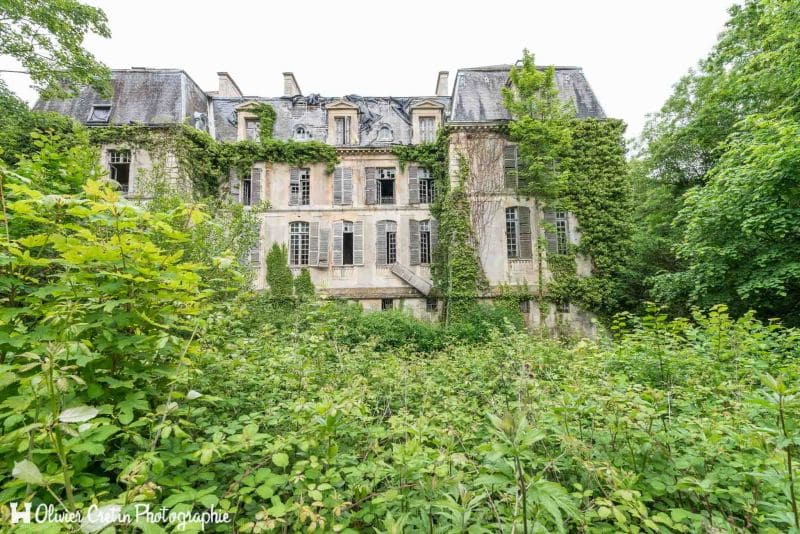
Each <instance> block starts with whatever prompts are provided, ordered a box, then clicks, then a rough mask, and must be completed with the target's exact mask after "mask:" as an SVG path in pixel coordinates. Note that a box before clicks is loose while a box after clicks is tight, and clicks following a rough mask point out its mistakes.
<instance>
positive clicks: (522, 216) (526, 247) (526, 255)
mask: <svg viewBox="0 0 800 534" xmlns="http://www.w3.org/2000/svg"><path fill="white" fill-rule="evenodd" d="M517 213H518V214H519V258H520V259H522V260H529V259H531V258H533V250H532V249H533V246H532V244H531V209H530V208H526V207H525V206H520V207H518V208H517Z"/></svg>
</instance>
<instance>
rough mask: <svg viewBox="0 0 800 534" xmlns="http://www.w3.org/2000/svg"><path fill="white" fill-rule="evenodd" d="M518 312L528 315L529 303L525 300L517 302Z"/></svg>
mask: <svg viewBox="0 0 800 534" xmlns="http://www.w3.org/2000/svg"><path fill="white" fill-rule="evenodd" d="M519 311H521V312H522V313H530V312H531V301H530V300H527V299H526V300H521V301H519Z"/></svg>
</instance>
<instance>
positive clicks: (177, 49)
mask: <svg viewBox="0 0 800 534" xmlns="http://www.w3.org/2000/svg"><path fill="white" fill-rule="evenodd" d="M88 3H90V4H92V5H96V6H98V7H101V8H102V9H103V10H104V11H105V12H106V14H107V15H108V19H109V24H110V26H111V31H112V37H111V39H109V40H106V39H99V38H96V37H92V38H89V39H88V41H87V43H86V46H87V47H88V48H89V49H90V50H91V51H93V52H94V53H95V55H96V56H97V57H98V58H99V59H100V60H101V61H103V62H104V63H105V64H107V65H108V66H110V67H112V68H129V67H132V66H137V67H176V68H182V69H184V70H186V71H187V72H188V73H189V74H190V75H191V76H192V77H193V78H194V79H195V81H197V82H198V83H199V84H200V86H201V87H202V88H203V89H206V90H214V89H216V86H217V76H216V73H217V71H227V72H229V73H230V74H231V75H232V76H233V78H234V79H235V80H236V81H237V83H238V84H239V87H241V89H242V91H243V92H244V93H245V94H247V95H261V96H277V95H280V94H281V93H282V90H283V85H282V76H281V73H282V72H284V71H293V72H294V73H295V76H296V77H297V80H298V83H299V84H300V88H301V89H302V91H303V92H304V93H305V94H308V93H321V94H322V95H324V96H340V95H345V94H354V93H355V94H361V95H375V96H377V95H387V96H415V95H430V94H433V92H434V89H435V84H436V75H437V72H438V71H439V70H449V71H450V73H451V75H450V84H451V89H452V83H453V80H454V78H455V71H456V70H457V69H458V68H460V67H476V66H480V65H493V64H499V63H511V62H513V61H515V60H516V59H517V58H519V57H520V55H521V52H522V49H523V48H528V49H529V50H530V51H531V52H533V53H534V54H535V55H536V62H537V63H538V64H555V65H577V66H580V67H582V68H583V70H584V73H585V74H586V77H587V79H588V80H589V83H590V84H591V85H592V87H593V89H594V91H595V93H597V96H598V98H599V99H600V103H601V104H602V105H603V108H604V109H605V111H606V113H607V114H608V115H609V116H611V117H617V118H621V119H623V120H625V122H627V123H628V125H629V126H628V131H627V135H628V136H635V135H638V134H639V132H640V131H641V128H642V125H643V124H644V121H645V116H646V114H648V113H652V112H654V111H657V110H658V109H659V108H660V107H661V105H662V103H663V102H664V100H665V99H666V98H667V97H668V96H669V94H670V92H671V86H672V84H674V83H675V82H676V81H677V80H678V78H680V76H681V75H683V74H684V73H685V72H686V71H687V70H688V69H689V68H690V67H692V66H694V65H695V64H696V62H697V61H698V60H699V59H700V58H702V57H703V56H705V55H706V54H707V53H708V51H709V50H710V49H711V47H712V46H713V44H714V42H715V41H716V37H717V35H718V33H719V32H720V31H721V30H722V28H723V25H724V23H725V20H726V19H727V7H728V6H729V5H730V4H731V3H733V0H661V1H652V0H604V1H598V0H548V1H541V0H517V1H509V0H483V1H480V2H473V1H472V0H460V1H449V0H448V1H438V2H435V1H433V0H429V1H427V2H422V1H419V0H410V1H406V2H392V3H389V2H381V1H379V0H371V1H362V0H358V1H352V0H345V1H338V2H337V1H330V0H328V1H324V0H304V1H302V2H265V1H261V2H255V1H253V2H248V1H242V0H226V1H224V2H220V1H214V2H205V1H202V0H192V1H187V0H181V1H179V0H158V1H156V0H136V1H132V0H128V1H120V0H91V1H89V2H88ZM11 65H12V63H11V62H10V61H8V60H7V58H0V68H5V67H8V66H11ZM3 77H4V79H5V80H6V81H7V82H8V83H9V85H10V86H11V87H12V88H13V89H14V90H15V91H16V92H17V93H18V94H19V95H21V96H22V97H23V98H25V99H26V100H27V101H30V102H32V101H34V100H35V98H36V96H35V94H34V93H33V92H32V91H31V90H30V89H29V87H28V82H27V80H25V79H24V76H21V75H14V74H4V75H3Z"/></svg>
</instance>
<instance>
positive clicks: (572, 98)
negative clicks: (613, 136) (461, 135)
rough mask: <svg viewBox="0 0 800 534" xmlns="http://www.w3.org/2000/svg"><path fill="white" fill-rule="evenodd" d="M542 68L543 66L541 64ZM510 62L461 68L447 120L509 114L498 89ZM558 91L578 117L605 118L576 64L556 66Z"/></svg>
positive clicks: (488, 119) (492, 119)
mask: <svg viewBox="0 0 800 534" xmlns="http://www.w3.org/2000/svg"><path fill="white" fill-rule="evenodd" d="M540 68H544V67H540ZM510 70H511V65H490V66H486V67H474V68H469V69H460V70H459V71H458V72H457V73H456V80H455V84H454V85H453V100H452V108H451V111H450V121H451V122H456V123H485V122H499V121H507V120H509V119H510V118H511V116H510V115H509V114H508V111H507V110H506V108H505V106H504V105H503V97H502V95H501V93H500V90H501V89H502V88H503V87H505V85H506V84H507V83H508V73H509V71H510ZM555 74H556V84H557V85H558V90H559V95H560V96H561V98H562V99H563V100H564V101H565V102H572V103H573V104H574V105H575V111H576V113H577V115H578V117H580V118H588V117H596V118H605V116H606V114H605V112H604V111H603V108H602V107H601V106H600V102H599V101H598V100H597V97H596V96H595V94H594V91H592V88H591V87H590V86H589V82H588V81H587V80H586V77H585V76H584V75H583V71H582V70H581V69H580V68H579V67H555Z"/></svg>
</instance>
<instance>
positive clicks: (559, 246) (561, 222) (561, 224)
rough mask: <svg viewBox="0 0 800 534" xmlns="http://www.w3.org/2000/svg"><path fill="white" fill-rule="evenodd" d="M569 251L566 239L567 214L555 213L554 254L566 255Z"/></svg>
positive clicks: (564, 212) (563, 212)
mask: <svg viewBox="0 0 800 534" xmlns="http://www.w3.org/2000/svg"><path fill="white" fill-rule="evenodd" d="M568 249H569V241H568V237H567V212H566V211H557V212H556V253H557V254H566V253H567V252H568Z"/></svg>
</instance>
